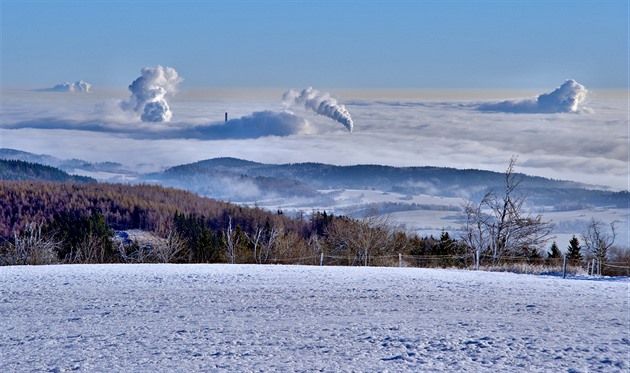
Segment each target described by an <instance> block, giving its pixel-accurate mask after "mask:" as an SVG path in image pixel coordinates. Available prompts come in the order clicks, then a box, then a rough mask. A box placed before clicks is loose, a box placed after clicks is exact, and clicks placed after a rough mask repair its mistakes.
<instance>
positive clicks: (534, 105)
mask: <svg viewBox="0 0 630 373" xmlns="http://www.w3.org/2000/svg"><path fill="white" fill-rule="evenodd" d="M587 94H588V91H587V89H586V88H585V87H584V86H583V85H581V84H580V83H578V82H576V81H575V80H573V79H569V80H567V81H566V82H564V84H562V85H561V86H560V87H558V88H556V89H555V90H553V91H552V92H549V93H543V94H541V95H539V96H538V97H536V98H535V99H528V100H507V101H501V102H497V103H489V104H483V105H480V106H479V110H482V111H500V112H508V113H578V112H580V111H582V110H583V109H585V108H584V107H583V104H584V102H585V101H586V97H587Z"/></svg>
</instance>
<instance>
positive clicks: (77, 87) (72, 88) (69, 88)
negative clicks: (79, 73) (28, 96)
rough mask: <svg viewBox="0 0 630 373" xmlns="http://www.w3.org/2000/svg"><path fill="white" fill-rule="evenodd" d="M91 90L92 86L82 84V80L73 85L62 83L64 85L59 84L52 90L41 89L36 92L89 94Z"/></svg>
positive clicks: (86, 83)
mask: <svg viewBox="0 0 630 373" xmlns="http://www.w3.org/2000/svg"><path fill="white" fill-rule="evenodd" d="M91 88H92V85H91V84H90V83H88V82H84V81H83V80H77V81H76V82H74V83H70V82H64V83H60V84H57V85H55V86H54V87H52V88H43V89H38V90H37V91H40V92H82V93H88V92H90V89H91Z"/></svg>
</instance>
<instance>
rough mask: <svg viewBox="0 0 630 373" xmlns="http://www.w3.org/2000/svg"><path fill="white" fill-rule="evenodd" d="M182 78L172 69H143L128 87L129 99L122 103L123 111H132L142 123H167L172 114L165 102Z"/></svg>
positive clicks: (173, 92)
mask: <svg viewBox="0 0 630 373" xmlns="http://www.w3.org/2000/svg"><path fill="white" fill-rule="evenodd" d="M181 81H182V78H181V77H180V76H179V75H178V74H177V71H175V69H174V68H172V67H162V66H160V65H158V66H157V67H145V68H143V69H142V75H141V76H140V77H138V79H136V80H134V81H133V83H131V85H130V86H129V90H130V91H131V97H129V100H127V101H125V102H123V103H122V104H121V107H122V108H123V109H124V110H133V111H134V112H135V113H136V114H138V115H140V119H141V120H142V121H143V122H168V121H170V120H171V118H172V117H173V113H172V112H171V109H170V108H169V106H168V102H166V96H167V95H173V94H175V92H176V91H177V89H176V87H177V84H178V83H179V82H181Z"/></svg>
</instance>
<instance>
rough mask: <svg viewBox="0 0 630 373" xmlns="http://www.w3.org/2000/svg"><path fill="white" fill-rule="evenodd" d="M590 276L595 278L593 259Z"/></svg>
mask: <svg viewBox="0 0 630 373" xmlns="http://www.w3.org/2000/svg"><path fill="white" fill-rule="evenodd" d="M591 276H595V258H593V263H592V264H591Z"/></svg>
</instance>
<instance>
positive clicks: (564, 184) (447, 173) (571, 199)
mask: <svg viewBox="0 0 630 373" xmlns="http://www.w3.org/2000/svg"><path fill="white" fill-rule="evenodd" d="M522 176H523V192H525V193H526V194H527V195H528V200H530V201H531V202H532V203H533V204H536V205H541V206H544V205H557V206H560V207H561V208H563V209H577V208H583V207H584V206H615V207H619V208H627V198H628V193H627V192H611V191H606V190H601V189H596V188H595V187H594V186H588V185H584V184H581V183H576V182H572V181H563V180H552V179H546V178H543V177H538V176H528V175H522ZM504 177H505V175H504V174H503V173H500V172H493V171H484V170H473V169H468V170H459V169H455V168H446V167H444V168H442V167H429V166H425V167H392V166H383V165H354V166H335V165H329V164H321V163H291V164H264V163H258V162H252V161H247V160H242V159H237V158H213V159H207V160H202V161H198V162H194V163H190V164H185V165H179V166H175V167H171V168H169V169H167V170H165V171H164V172H161V173H153V174H151V175H147V180H151V181H153V182H158V183H161V184H164V185H167V186H172V187H177V188H183V189H187V190H192V191H195V192H197V193H200V194H204V195H208V196H213V197H215V198H217V197H219V198H220V197H225V196H231V197H232V199H239V198H240V199H243V200H244V199H247V198H250V200H251V199H252V198H251V197H255V194H256V193H254V192H252V191H251V190H250V192H252V193H245V194H243V193H240V192H239V191H238V190H236V189H231V185H236V184H239V185H240V186H241V187H242V186H244V185H247V184H248V183H249V184H251V186H252V187H255V188H257V191H256V192H258V193H259V195H260V196H261V197H262V196H264V195H269V194H273V193H276V194H279V195H284V196H286V197H292V196H302V197H317V196H318V195H317V193H318V192H317V190H320V191H321V190H339V189H363V190H371V189H378V190H383V191H388V192H396V193H400V194H406V195H419V194H423V195H435V196H442V197H464V198H472V199H476V198H477V199H478V198H481V197H482V196H483V194H485V193H486V192H487V191H488V190H490V189H495V190H500V189H501V187H502V185H503V183H504ZM227 180H229V182H227ZM263 181H264V182H263ZM237 189H238V188H237ZM319 197H324V196H323V195H322V194H321V193H319ZM254 199H255V198H254Z"/></svg>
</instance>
